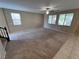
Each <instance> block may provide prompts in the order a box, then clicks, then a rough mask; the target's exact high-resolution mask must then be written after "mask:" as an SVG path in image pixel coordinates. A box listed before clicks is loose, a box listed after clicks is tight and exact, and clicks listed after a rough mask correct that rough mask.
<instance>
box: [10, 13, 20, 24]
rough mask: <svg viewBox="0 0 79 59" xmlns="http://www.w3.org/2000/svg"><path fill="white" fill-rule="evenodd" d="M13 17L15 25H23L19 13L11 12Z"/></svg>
mask: <svg viewBox="0 0 79 59" xmlns="http://www.w3.org/2000/svg"><path fill="white" fill-rule="evenodd" d="M11 17H12V21H13V24H14V25H21V17H20V14H19V13H11Z"/></svg>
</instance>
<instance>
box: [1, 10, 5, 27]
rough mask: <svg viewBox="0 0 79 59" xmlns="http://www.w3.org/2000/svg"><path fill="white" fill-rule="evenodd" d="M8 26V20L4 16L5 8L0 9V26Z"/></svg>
mask: <svg viewBox="0 0 79 59" xmlns="http://www.w3.org/2000/svg"><path fill="white" fill-rule="evenodd" d="M5 26H6V21H5V17H4V13H3V10H2V9H0V27H5Z"/></svg>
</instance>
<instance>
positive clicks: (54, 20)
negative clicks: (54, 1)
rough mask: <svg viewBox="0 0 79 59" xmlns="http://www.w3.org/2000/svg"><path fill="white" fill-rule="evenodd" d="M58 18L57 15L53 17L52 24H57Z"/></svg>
mask: <svg viewBox="0 0 79 59" xmlns="http://www.w3.org/2000/svg"><path fill="white" fill-rule="evenodd" d="M56 18H57V15H53V16H52V21H51V22H52V24H56Z"/></svg>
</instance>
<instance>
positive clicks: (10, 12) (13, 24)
mask: <svg viewBox="0 0 79 59" xmlns="http://www.w3.org/2000/svg"><path fill="white" fill-rule="evenodd" d="M11 13H17V14H20V22H21V24H19V25H15V24H14V23H13V19H12V16H11ZM10 16H11V21H12V24H13V25H14V26H21V25H22V17H21V13H20V12H14V11H11V12H10Z"/></svg>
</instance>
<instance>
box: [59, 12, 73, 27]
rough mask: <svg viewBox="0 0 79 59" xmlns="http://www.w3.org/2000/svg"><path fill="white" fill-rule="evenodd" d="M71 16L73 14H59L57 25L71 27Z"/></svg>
mask: <svg viewBox="0 0 79 59" xmlns="http://www.w3.org/2000/svg"><path fill="white" fill-rule="evenodd" d="M73 16H74V14H73V13H68V14H60V16H59V21H58V25H64V26H71V23H72V20H73Z"/></svg>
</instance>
